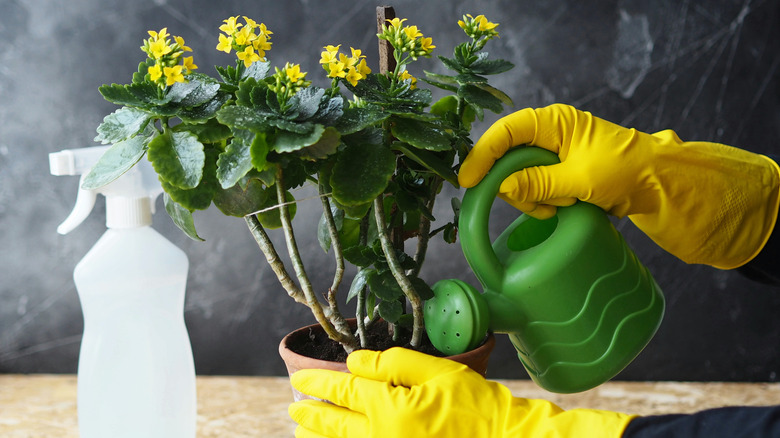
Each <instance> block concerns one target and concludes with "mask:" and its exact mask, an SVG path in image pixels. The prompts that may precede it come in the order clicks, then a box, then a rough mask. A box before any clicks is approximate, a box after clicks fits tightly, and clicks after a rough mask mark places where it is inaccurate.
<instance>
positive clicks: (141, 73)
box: [133, 58, 157, 84]
mask: <svg viewBox="0 0 780 438" xmlns="http://www.w3.org/2000/svg"><path fill="white" fill-rule="evenodd" d="M156 63H157V61H155V60H154V59H152V58H147V59H146V61H141V62H140V63H138V70H137V71H136V72H135V73H133V83H134V84H139V83H141V82H145V81H146V75H147V74H148V73H149V67H151V66H153V65H154V64H156Z"/></svg>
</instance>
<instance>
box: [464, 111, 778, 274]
mask: <svg viewBox="0 0 780 438" xmlns="http://www.w3.org/2000/svg"><path fill="white" fill-rule="evenodd" d="M524 144H531V145H534V146H538V147H541V148H544V149H548V150H550V151H552V152H555V153H556V154H558V157H559V158H560V160H561V163H560V164H557V165H552V166H540V167H533V168H528V169H525V170H523V171H520V172H517V173H515V174H513V175H511V176H510V177H509V178H507V179H506V180H505V181H504V182H503V183H502V185H501V188H500V189H499V196H500V197H502V198H503V199H506V200H507V201H508V202H509V203H510V204H512V205H514V206H515V207H516V208H519V209H520V210H523V211H525V212H528V213H529V214H531V215H532V216H536V217H540V218H544V217H550V216H552V215H553V214H554V213H555V206H556V205H558V206H563V205H568V204H571V203H572V202H573V201H574V198H576V199H580V200H583V201H585V202H589V203H591V204H595V205H597V206H599V207H601V208H602V209H604V210H605V211H606V212H608V213H610V214H613V215H615V216H618V217H622V216H626V215H627V216H628V217H629V219H631V221H633V222H634V224H636V226H637V227H639V229H640V230H642V231H643V232H644V233H645V234H647V235H648V236H650V238H651V239H653V240H654V241H655V242H656V243H657V244H658V245H659V246H660V247H662V248H664V249H665V250H666V251H668V252H670V253H671V254H673V255H675V256H677V257H679V258H680V259H682V260H683V261H685V262H687V263H702V264H707V265H711V266H715V267H717V268H721V269H732V268H736V267H739V266H741V265H743V264H745V263H747V262H748V261H750V260H751V259H752V258H753V257H755V256H756V255H757V254H758V253H759V252H760V251H761V249H762V248H763V246H764V244H765V243H766V241H767V239H769V236H770V234H771V233H772V230H773V228H774V226H775V221H776V219H777V212H778V204H779V203H780V168H778V165H777V163H775V162H774V161H773V160H771V159H770V158H768V157H765V156H763V155H758V154H754V153H752V152H748V151H745V150H741V149H737V148H734V147H730V146H726V145H722V144H717V143H707V142H683V141H682V140H680V139H679V138H678V137H677V134H675V133H674V132H673V131H671V130H666V131H661V132H658V133H656V134H652V135H651V134H646V133H643V132H640V131H637V130H635V129H627V128H624V127H622V126H619V125H616V124H614V123H610V122H607V121H605V120H602V119H599V118H597V117H594V116H592V115H591V114H590V113H587V112H582V111H579V110H577V109H575V108H573V107H571V106H567V105H561V104H555V105H551V106H548V107H545V108H540V109H530V108H528V109H524V110H521V111H518V112H516V113H513V114H510V115H509V116H506V117H504V118H502V119H500V120H499V121H497V122H496V123H495V124H494V125H493V126H491V127H490V128H489V129H488V130H487V131H486V132H485V134H484V135H483V136H482V137H481V138H480V139H479V141H478V142H477V144H476V145H475V146H474V149H472V151H471V152H470V153H469V155H468V157H466V159H465V160H464V162H463V165H462V166H461V169H460V174H459V177H458V178H459V182H460V184H461V185H462V186H463V187H472V186H474V185H476V184H477V183H478V182H479V181H480V180H481V179H482V177H483V176H484V175H485V174H486V173H487V172H488V170H489V169H490V167H491V166H492V165H493V163H494V162H495V160H497V159H498V158H499V157H501V156H502V155H504V153H506V151H507V150H509V148H511V147H514V146H518V145H524Z"/></svg>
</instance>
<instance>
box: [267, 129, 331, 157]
mask: <svg viewBox="0 0 780 438" xmlns="http://www.w3.org/2000/svg"><path fill="white" fill-rule="evenodd" d="M324 133H325V127H324V126H322V125H314V129H313V131H312V132H310V133H308V134H298V133H295V132H290V131H279V132H278V133H277V135H276V136H275V138H274V139H273V143H272V144H271V149H272V150H274V151H276V152H280V153H286V152H294V151H297V150H299V149H303V148H305V147H307V146H311V145H313V144H315V143H317V142H318V141H319V140H320V138H321V137H322V134H324Z"/></svg>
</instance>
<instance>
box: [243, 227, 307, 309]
mask: <svg viewBox="0 0 780 438" xmlns="http://www.w3.org/2000/svg"><path fill="white" fill-rule="evenodd" d="M244 220H245V221H246V224H247V226H248V227H249V231H250V232H251V233H252V237H254V238H255V241H256V242H257V245H258V246H259V247H260V250H261V251H262V252H263V254H264V255H265V259H266V261H267V262H268V265H269V266H271V270H273V271H274V273H275V274H276V278H277V279H278V280H279V283H281V285H282V287H283V288H284V290H285V291H287V295H289V296H290V297H291V298H292V299H294V300H295V301H296V302H298V303H301V304H306V305H308V303H307V301H306V297H305V296H304V294H303V291H302V290H301V289H300V288H299V287H298V285H296V284H295V282H294V281H293V280H292V278H291V277H290V275H289V274H288V273H287V270H286V269H285V267H284V263H283V262H282V260H281V258H279V254H278V253H277V252H276V249H275V248H274V244H273V242H271V239H269V238H268V234H266V232H265V229H264V228H263V225H262V224H260V221H259V220H258V219H257V216H256V215H249V216H246V217H245V218H244Z"/></svg>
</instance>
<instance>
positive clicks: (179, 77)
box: [163, 65, 185, 87]
mask: <svg viewBox="0 0 780 438" xmlns="http://www.w3.org/2000/svg"><path fill="white" fill-rule="evenodd" d="M183 69H184V66H182V65H174V66H173V67H165V68H163V72H164V73H165V85H167V86H169V87H170V86H171V85H173V84H175V83H176V82H184V81H185V79H184V74H183V73H182V70H183Z"/></svg>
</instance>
